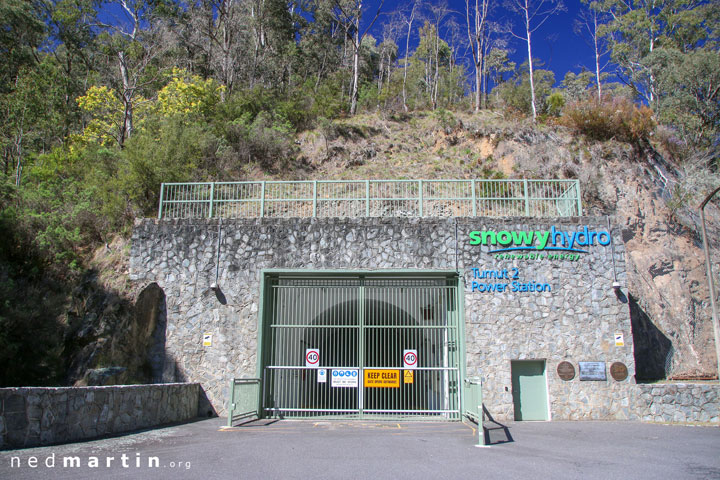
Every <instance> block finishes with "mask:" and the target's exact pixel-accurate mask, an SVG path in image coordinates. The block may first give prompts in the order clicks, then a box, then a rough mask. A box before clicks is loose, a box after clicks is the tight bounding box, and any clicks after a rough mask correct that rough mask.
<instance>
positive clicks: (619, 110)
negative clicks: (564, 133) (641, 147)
mask: <svg viewBox="0 0 720 480" xmlns="http://www.w3.org/2000/svg"><path fill="white" fill-rule="evenodd" d="M560 123H561V124H562V125H565V126H567V127H569V128H571V129H573V130H575V131H577V132H579V133H581V134H583V135H585V136H586V137H588V138H591V139H593V140H600V141H603V140H610V139H615V140H619V141H621V142H628V143H632V144H635V145H638V144H641V143H643V142H646V141H647V138H648V137H649V136H650V134H651V133H652V131H653V130H654V128H655V121H654V120H653V111H652V110H651V109H650V108H648V107H645V106H640V107H637V106H636V105H635V104H634V103H633V102H632V101H630V100H629V99H628V98H625V97H613V98H606V99H603V101H602V102H599V101H598V100H597V99H587V100H583V101H580V102H574V103H570V104H568V105H566V106H565V109H564V111H563V116H562V117H561V119H560Z"/></svg>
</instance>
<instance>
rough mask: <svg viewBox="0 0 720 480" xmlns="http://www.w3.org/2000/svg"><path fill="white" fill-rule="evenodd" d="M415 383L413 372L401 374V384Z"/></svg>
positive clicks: (408, 371)
mask: <svg viewBox="0 0 720 480" xmlns="http://www.w3.org/2000/svg"><path fill="white" fill-rule="evenodd" d="M414 382H415V372H414V371H413V370H405V373H404V374H403V383H414Z"/></svg>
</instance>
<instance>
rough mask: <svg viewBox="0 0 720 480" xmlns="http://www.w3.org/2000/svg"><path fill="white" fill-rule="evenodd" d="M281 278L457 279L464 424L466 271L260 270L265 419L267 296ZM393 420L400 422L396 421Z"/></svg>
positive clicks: (259, 333)
mask: <svg viewBox="0 0 720 480" xmlns="http://www.w3.org/2000/svg"><path fill="white" fill-rule="evenodd" d="M278 275H289V276H297V277H308V278H312V277H322V276H337V277H357V276H364V277H367V276H374V277H379V278H382V277H391V276H396V277H409V278H411V277H415V276H421V275H428V276H437V277H441V276H444V277H446V278H456V279H457V285H455V291H456V295H457V302H458V305H457V308H458V323H459V325H458V343H459V344H460V345H459V346H458V349H459V350H458V364H459V365H458V385H457V391H458V408H459V409H460V420H459V421H462V418H463V412H464V411H465V410H464V407H465V398H464V395H463V385H464V382H465V378H466V374H465V370H466V366H467V360H466V357H465V270H464V269H462V268H458V269H456V270H451V269H438V270H427V269H418V270H413V269H409V268H405V269H375V270H351V269H328V270H318V269H307V270H305V269H286V268H265V269H262V270H261V271H260V300H259V305H258V327H257V362H256V363H257V365H256V370H255V372H256V377H257V378H260V379H261V383H262V385H261V387H262V388H260V389H259V390H260V392H259V395H260V396H259V398H258V411H259V412H260V416H259V418H265V412H264V408H263V402H264V400H265V383H264V382H263V381H262V379H263V369H264V368H265V363H266V362H265V356H266V355H267V354H268V352H266V351H265V348H264V335H265V313H266V312H267V311H268V310H269V308H268V305H267V302H268V301H269V300H268V298H269V295H266V293H265V290H266V288H267V284H268V280H269V279H270V278H271V277H273V276H278ZM392 421H397V420H396V419H395V420H392Z"/></svg>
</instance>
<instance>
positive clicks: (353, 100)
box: [350, 1, 362, 115]
mask: <svg viewBox="0 0 720 480" xmlns="http://www.w3.org/2000/svg"><path fill="white" fill-rule="evenodd" d="M360 15H362V1H361V2H360V3H358V9H357V15H356V16H355V44H354V45H353V47H354V48H353V83H352V95H351V96H350V115H355V112H356V111H357V98H358V81H359V80H360Z"/></svg>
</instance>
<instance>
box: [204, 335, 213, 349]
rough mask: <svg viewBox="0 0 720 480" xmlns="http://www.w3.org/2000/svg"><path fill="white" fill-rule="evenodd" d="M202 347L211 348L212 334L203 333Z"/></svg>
mask: <svg viewBox="0 0 720 480" xmlns="http://www.w3.org/2000/svg"><path fill="white" fill-rule="evenodd" d="M203 347H212V333H203Z"/></svg>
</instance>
